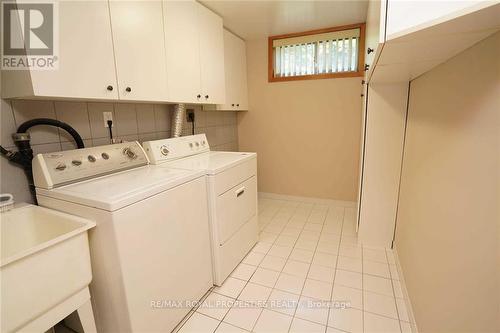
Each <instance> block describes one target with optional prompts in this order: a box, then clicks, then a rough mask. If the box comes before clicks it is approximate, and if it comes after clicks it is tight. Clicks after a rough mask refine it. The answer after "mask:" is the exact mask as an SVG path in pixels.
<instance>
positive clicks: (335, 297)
mask: <svg viewBox="0 0 500 333" xmlns="http://www.w3.org/2000/svg"><path fill="white" fill-rule="evenodd" d="M332 301H334V302H335V303H339V302H340V303H344V304H345V303H349V304H350V307H353V308H356V309H359V310H363V291H361V290H359V289H354V288H349V287H345V286H341V285H335V286H334V287H333V293H332ZM339 305H340V304H339Z"/></svg>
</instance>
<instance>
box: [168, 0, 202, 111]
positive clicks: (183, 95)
mask: <svg viewBox="0 0 500 333" xmlns="http://www.w3.org/2000/svg"><path fill="white" fill-rule="evenodd" d="M163 18H164V22H165V46H166V52H167V54H166V59H167V70H168V78H167V80H168V101H170V102H179V103H180V102H184V103H200V102H202V100H201V93H202V92H201V81H200V50H199V33H198V4H197V3H196V2H194V1H164V2H163ZM198 95H199V96H200V98H198V97H197V96H198Z"/></svg>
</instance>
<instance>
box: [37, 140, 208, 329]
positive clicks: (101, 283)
mask: <svg viewBox="0 0 500 333" xmlns="http://www.w3.org/2000/svg"><path fill="white" fill-rule="evenodd" d="M33 171H34V180H35V185H36V191H37V198H38V202H39V204H40V205H41V206H45V207H49V208H52V209H56V210H60V211H63V212H67V213H71V214H74V215H79V216H83V217H86V218H89V219H92V220H94V221H95V222H96V224H97V226H96V227H95V228H94V229H93V231H92V232H91V233H90V235H89V236H90V237H89V240H90V250H91V262H92V271H93V281H92V283H91V285H90V290H91V295H92V301H93V306H94V312H95V318H96V324H97V328H98V331H99V332H160V331H161V332H169V331H171V330H172V329H173V328H174V327H175V326H176V325H177V324H178V323H179V322H180V321H181V320H182V318H183V317H184V316H185V315H186V314H187V313H188V312H189V310H190V309H191V307H192V305H193V303H194V302H192V301H197V300H199V299H200V298H201V297H202V296H203V295H204V294H205V293H206V292H207V291H208V290H209V289H210V288H211V287H212V285H213V279H212V274H211V256H210V237H209V222H208V206H207V194H206V193H207V188H206V180H205V173H204V172H200V171H192V170H191V171H189V170H180V169H174V168H167V167H162V168H158V167H155V166H151V165H148V159H147V156H146V154H145V153H144V151H143V149H142V147H141V146H140V145H139V143H137V142H133V143H123V144H116V145H109V146H101V147H93V148H87V149H78V150H70V151H64V152H58V153H48V154H41V155H37V156H36V158H35V159H34V161H33ZM61 265H64V263H61Z"/></svg>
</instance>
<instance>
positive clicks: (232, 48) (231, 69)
mask: <svg viewBox="0 0 500 333" xmlns="http://www.w3.org/2000/svg"><path fill="white" fill-rule="evenodd" d="M236 39H237V37H236V36H235V35H233V34H232V33H230V32H229V31H227V30H224V76H225V86H226V103H224V104H218V105H217V109H218V110H224V111H227V110H234V109H235V108H236V104H237V101H238V90H239V86H238V85H239V83H238V82H236V76H237V73H236V71H237V70H238V68H237V61H236V57H237V56H238V55H237V53H238V50H237V45H236Z"/></svg>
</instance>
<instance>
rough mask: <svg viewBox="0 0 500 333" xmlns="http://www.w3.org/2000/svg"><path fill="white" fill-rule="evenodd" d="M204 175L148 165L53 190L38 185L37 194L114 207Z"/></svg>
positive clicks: (112, 208) (84, 203)
mask: <svg viewBox="0 0 500 333" xmlns="http://www.w3.org/2000/svg"><path fill="white" fill-rule="evenodd" d="M203 175H204V172H202V171H194V170H180V169H172V168H166V167H162V168H160V167H158V166H153V165H148V166H144V167H140V168H137V169H133V170H128V171H123V172H119V173H116V174H113V175H108V176H103V177H99V178H94V179H90V180H86V181H83V182H79V183H75V184H71V185H66V186H62V187H59V188H55V189H52V190H46V189H42V188H37V190H36V191H37V195H38V196H48V197H52V198H56V199H60V200H65V201H69V202H72V203H76V204H80V205H85V206H89V207H95V208H99V209H103V210H107V211H115V210H118V209H120V208H122V207H124V206H128V205H131V204H133V203H135V202H138V201H140V200H143V199H146V198H148V197H150V196H153V195H155V194H157V193H160V192H163V191H166V190H168V189H171V188H173V187H175V186H178V185H180V184H183V183H186V182H188V181H190V180H193V179H195V178H198V177H201V176H203Z"/></svg>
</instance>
